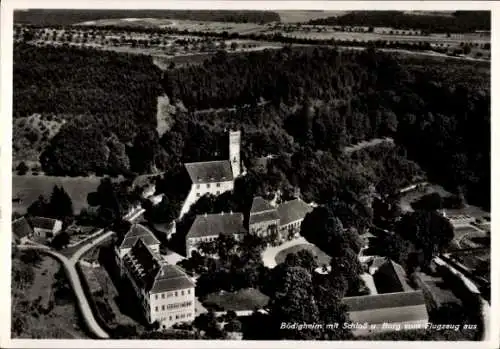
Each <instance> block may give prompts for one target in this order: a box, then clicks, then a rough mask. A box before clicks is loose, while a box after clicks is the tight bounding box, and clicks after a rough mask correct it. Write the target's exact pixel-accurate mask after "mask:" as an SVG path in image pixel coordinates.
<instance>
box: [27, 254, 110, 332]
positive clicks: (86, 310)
mask: <svg viewBox="0 0 500 349" xmlns="http://www.w3.org/2000/svg"><path fill="white" fill-rule="evenodd" d="M18 247H19V248H20V249H35V250H39V251H40V252H42V253H46V254H48V255H50V256H52V257H54V258H56V259H57V260H59V261H60V262H61V264H62V265H63V267H64V271H65V272H66V275H67V276H68V279H69V283H70V285H71V288H72V289H73V292H74V294H75V296H76V300H77V302H76V303H77V305H78V308H79V309H80V312H81V314H82V316H83V320H84V322H85V325H86V326H87V328H88V329H89V330H90V331H91V332H92V333H94V335H96V336H97V337H98V338H101V339H107V338H109V335H108V334H107V333H106V331H104V330H103V329H102V328H101V326H99V324H98V323H97V321H96V319H95V318H94V314H93V313H92V309H91V308H90V304H89V302H88V300H87V297H86V296H85V293H84V291H83V288H82V284H81V282H80V278H79V277H78V273H77V271H76V268H75V263H74V262H73V261H71V260H69V259H68V258H66V257H64V256H63V255H62V254H60V253H58V252H55V251H53V250H51V249H49V248H46V247H45V246H43V247H42V246H36V245H32V246H28V245H21V246H18Z"/></svg>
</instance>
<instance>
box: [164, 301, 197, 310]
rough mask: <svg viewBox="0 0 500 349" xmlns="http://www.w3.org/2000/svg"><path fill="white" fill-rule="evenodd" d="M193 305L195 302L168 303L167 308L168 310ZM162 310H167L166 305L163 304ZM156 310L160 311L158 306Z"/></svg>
mask: <svg viewBox="0 0 500 349" xmlns="http://www.w3.org/2000/svg"><path fill="white" fill-rule="evenodd" d="M191 305H193V302H182V303H174V304H167V306H166V308H167V310H170V309H178V308H184V307H190V306H191ZM161 310H162V311H165V305H162V306H161ZM155 311H160V310H159V307H158V306H156V307H155Z"/></svg>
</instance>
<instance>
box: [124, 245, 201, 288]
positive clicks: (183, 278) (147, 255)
mask: <svg viewBox="0 0 500 349" xmlns="http://www.w3.org/2000/svg"><path fill="white" fill-rule="evenodd" d="M123 260H124V262H125V263H124V264H125V267H126V268H127V269H128V270H129V272H130V274H132V277H133V278H134V280H135V282H136V284H137V285H138V286H139V287H140V288H142V289H144V290H145V291H146V292H151V293H161V292H166V291H171V290H179V289H185V288H190V287H194V283H193V281H192V280H191V279H190V278H189V277H188V276H187V275H186V273H184V272H183V271H182V270H181V269H180V268H179V267H177V266H174V265H170V264H166V263H165V262H164V261H163V260H161V258H160V257H159V256H158V255H157V254H155V252H153V251H152V250H151V249H150V248H149V247H148V246H147V245H146V244H145V243H144V241H143V240H142V238H139V239H138V240H137V242H136V243H135V244H134V245H133V246H132V248H131V250H130V251H129V252H128V253H127V254H126V255H125V257H124V259H123Z"/></svg>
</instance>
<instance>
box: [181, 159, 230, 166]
mask: <svg viewBox="0 0 500 349" xmlns="http://www.w3.org/2000/svg"><path fill="white" fill-rule="evenodd" d="M212 162H229V160H227V159H226V160H210V161H193V162H185V163H184V165H192V164H208V163H212Z"/></svg>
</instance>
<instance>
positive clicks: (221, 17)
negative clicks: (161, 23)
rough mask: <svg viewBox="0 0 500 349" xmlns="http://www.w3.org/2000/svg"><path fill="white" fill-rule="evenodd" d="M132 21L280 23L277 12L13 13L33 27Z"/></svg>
mask: <svg viewBox="0 0 500 349" xmlns="http://www.w3.org/2000/svg"><path fill="white" fill-rule="evenodd" d="M131 17H133V18H172V19H178V20H193V21H213V22H236V23H268V22H278V21H280V16H279V14H278V13H276V12H272V11H249V10H118V9H114V10H85V9H71V10H69V9H64V10H63V9H50V10H42V9H31V10H27V11H14V23H19V24H33V25H71V24H76V23H80V22H85V21H96V20H100V19H115V18H131Z"/></svg>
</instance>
